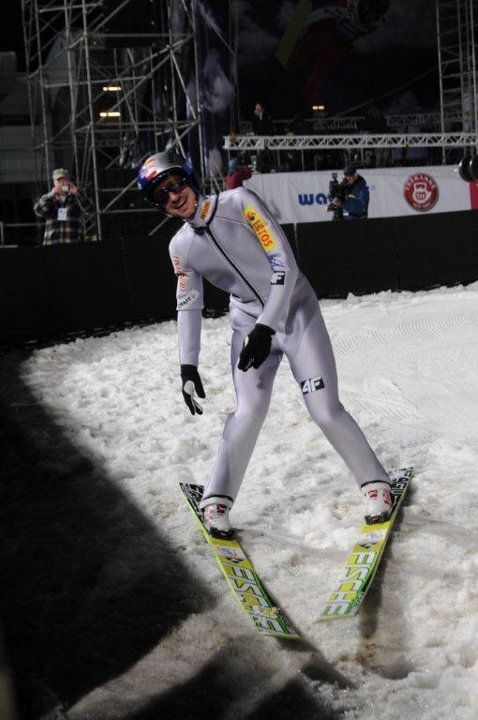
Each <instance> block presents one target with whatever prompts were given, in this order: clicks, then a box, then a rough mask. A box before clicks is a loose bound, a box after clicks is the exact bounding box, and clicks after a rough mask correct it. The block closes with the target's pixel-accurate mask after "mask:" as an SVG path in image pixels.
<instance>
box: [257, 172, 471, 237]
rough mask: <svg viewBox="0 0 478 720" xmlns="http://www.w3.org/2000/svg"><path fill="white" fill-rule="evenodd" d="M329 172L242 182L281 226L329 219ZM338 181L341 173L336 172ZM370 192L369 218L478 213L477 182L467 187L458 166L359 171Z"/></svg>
mask: <svg viewBox="0 0 478 720" xmlns="http://www.w3.org/2000/svg"><path fill="white" fill-rule="evenodd" d="M332 172H333V171H332V170H331V171H325V170H321V171H317V172H314V171H313V172H292V173H269V174H256V175H253V176H252V177H251V178H250V179H249V180H246V181H245V182H244V187H247V188H250V189H251V190H254V191H255V192H256V193H257V194H258V195H259V196H260V197H261V198H262V199H263V200H264V201H265V202H266V203H267V204H268V205H269V207H270V208H271V209H272V210H273V211H274V213H275V215H276V217H277V219H278V220H279V222H280V223H304V222H320V221H329V222H330V221H331V220H332V213H329V212H327V206H328V204H329V200H328V197H327V195H328V192H329V182H330V180H331V179H332ZM336 172H337V173H338V179H339V181H341V180H342V178H343V173H342V170H337V171H336ZM358 173H359V175H362V177H364V178H365V180H366V181H367V184H368V186H369V191H370V204H369V213H368V215H369V217H370V218H379V217H397V216H400V215H423V214H429V213H444V212H456V211H459V210H470V209H478V183H477V182H474V183H466V182H464V181H463V180H462V179H461V177H460V175H459V174H458V168H457V167H456V166H455V165H438V166H433V167H428V166H427V167H400V168H398V167H397V168H370V169H364V170H361V169H360V168H359V169H358Z"/></svg>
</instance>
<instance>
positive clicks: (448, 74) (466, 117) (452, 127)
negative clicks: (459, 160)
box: [435, 0, 478, 163]
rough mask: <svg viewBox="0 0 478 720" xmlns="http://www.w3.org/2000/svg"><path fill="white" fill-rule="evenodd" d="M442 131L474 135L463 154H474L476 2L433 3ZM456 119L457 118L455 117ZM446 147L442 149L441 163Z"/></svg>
mask: <svg viewBox="0 0 478 720" xmlns="http://www.w3.org/2000/svg"><path fill="white" fill-rule="evenodd" d="M435 4H436V23H437V46H438V66H439V67H438V69H439V83H440V122H441V130H442V132H449V131H457V130H461V131H464V132H467V133H473V134H474V135H475V138H474V140H472V141H471V142H470V143H469V146H468V147H467V148H466V147H464V150H465V151H467V150H468V151H470V152H471V154H473V155H474V154H475V153H476V146H477V143H476V134H477V132H478V103H477V77H476V73H477V67H476V62H477V40H478V35H477V32H478V29H477V23H478V0H435ZM457 116H458V117H457ZM449 157H450V155H449V146H445V145H444V146H443V148H442V158H443V162H444V163H445V162H446V161H447V159H448V158H449Z"/></svg>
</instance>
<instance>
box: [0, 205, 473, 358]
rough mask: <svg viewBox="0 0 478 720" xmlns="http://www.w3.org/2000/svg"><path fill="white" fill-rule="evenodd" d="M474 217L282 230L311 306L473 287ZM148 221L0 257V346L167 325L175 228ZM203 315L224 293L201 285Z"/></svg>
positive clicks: (218, 308) (220, 306) (220, 305)
mask: <svg viewBox="0 0 478 720" xmlns="http://www.w3.org/2000/svg"><path fill="white" fill-rule="evenodd" d="M477 221H478V212H477V211H472V210H468V211H464V212H459V213H441V214H435V215H428V216H419V217H416V216H413V217H399V218H378V219H374V220H371V219H370V220H357V221H352V222H346V221H344V222H320V223H313V224H311V223H305V224H300V225H297V226H295V227H294V226H292V225H288V226H284V230H285V232H286V234H287V236H288V238H289V240H290V242H291V244H292V247H293V249H294V254H295V255H296V257H297V259H298V262H299V265H300V267H301V268H302V270H303V271H304V272H305V274H306V275H307V276H308V278H309V280H310V282H311V283H312V286H313V287H314V289H315V291H316V293H317V295H318V296H319V297H346V296H347V295H348V294H349V293H353V294H356V295H361V294H365V293H372V292H378V291H380V290H419V289H426V288H430V287H435V286H437V285H448V286H451V285H456V284H458V283H463V284H466V283H470V282H473V281H475V280H477V279H478V243H477V242H476V239H475V237H476V229H477ZM156 222H157V216H156V215H155V216H154V218H153V216H151V215H148V216H147V217H146V218H143V220H142V221H139V222H137V221H135V223H134V224H132V225H131V226H129V227H128V225H127V224H126V223H122V224H121V225H120V226H119V227H116V228H113V227H111V228H109V231H110V234H109V235H108V237H109V239H107V240H105V241H103V242H101V243H82V244H80V245H57V246H50V247H31V248H4V249H1V250H0V298H1V302H2V314H1V321H0V329H1V340H0V343H1V345H2V346H6V345H12V344H20V343H24V342H27V341H30V340H32V341H51V340H57V339H58V340H61V339H62V338H64V337H65V335H66V336H68V335H70V334H73V335H74V334H75V333H80V332H82V333H87V334H88V333H90V334H91V333H94V332H98V331H101V330H103V331H105V330H107V329H108V328H109V329H113V328H114V327H121V326H124V325H125V324H127V323H139V322H153V321H159V320H165V319H173V318H175V317H176V310H175V288H176V278H175V276H174V273H173V270H172V267H171V262H170V259H169V254H168V244H169V240H170V238H171V236H172V235H173V234H174V232H175V231H176V229H177V224H175V223H174V222H168V223H165V225H164V227H162V228H160V229H159V230H158V231H157V232H156V233H154V234H153V235H152V236H150V235H149V232H150V231H151V229H152V228H153V227H154V225H155V223H156ZM205 298H206V309H207V311H208V312H209V314H214V313H215V312H222V311H223V310H224V309H225V308H226V307H227V304H228V298H227V296H226V294H225V293H223V292H222V291H220V290H217V289H215V288H213V287H212V286H210V285H208V284H206V289H205Z"/></svg>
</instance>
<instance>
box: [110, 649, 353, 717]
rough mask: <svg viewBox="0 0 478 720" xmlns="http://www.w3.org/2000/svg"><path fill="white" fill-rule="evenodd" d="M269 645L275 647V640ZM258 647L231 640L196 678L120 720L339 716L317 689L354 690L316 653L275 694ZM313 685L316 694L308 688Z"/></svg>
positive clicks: (269, 671)
mask: <svg viewBox="0 0 478 720" xmlns="http://www.w3.org/2000/svg"><path fill="white" fill-rule="evenodd" d="M257 642H259V643H261V642H268V640H265V639H260V640H258V641H257ZM270 642H271V643H272V642H273V643H274V644H275V643H276V642H277V640H275V641H272V640H271V641H270ZM291 642H292V643H293V644H292V645H290V644H289V647H291V648H292V647H293V648H297V644H296V642H295V641H289V643H291ZM257 647H258V646H257V643H256V641H255V640H254V641H252V643H251V640H250V637H249V636H243V637H237V638H235V639H234V640H233V641H232V642H230V643H229V644H228V645H227V646H224V647H222V648H221V649H220V650H219V651H218V652H217V653H216V655H215V657H214V658H213V659H212V660H211V661H209V662H208V663H207V664H206V665H205V666H204V667H203V668H202V669H201V671H200V672H199V673H198V674H197V675H195V676H194V677H192V678H191V679H189V680H187V681H186V682H185V683H183V684H182V685H179V686H175V687H174V688H173V689H172V690H171V691H169V692H167V693H163V694H162V695H161V697H160V698H156V699H155V700H154V701H152V702H151V703H149V704H148V705H147V706H146V707H143V708H142V709H141V710H139V711H138V712H136V713H132V714H130V715H128V716H127V719H126V718H123V719H122V720H157V718H161V720H198V719H199V718H201V719H202V718H207V719H208V720H223V718H225V717H234V716H235V715H236V714H238V715H240V717H242V718H244V720H291V719H292V718H293V720H318V718H320V720H338V719H339V718H340V717H342V712H337V713H335V712H334V711H332V710H330V708H329V707H327V702H326V701H325V700H322V698H321V697H320V690H317V687H320V683H321V682H323V683H328V684H334V685H335V686H337V687H339V688H346V687H353V686H352V685H351V683H349V682H348V681H347V680H346V678H344V676H343V675H341V674H340V673H338V672H337V671H335V670H334V669H333V668H332V667H331V666H330V665H329V664H328V663H327V662H326V661H325V660H324V658H323V657H322V656H321V654H320V653H318V652H316V653H315V656H314V657H313V658H312V659H311V660H309V661H308V662H307V663H306V664H305V666H304V667H303V668H302V669H301V670H300V671H299V672H297V673H295V674H294V676H293V677H292V679H290V680H288V681H287V682H285V684H284V685H282V686H281V687H280V688H279V689H277V684H278V683H277V681H275V680H274V670H273V669H271V668H270V667H268V663H264V661H263V659H262V658H261V655H260V654H259V656H258V657H256V655H257V653H256V652H255V650H256V649H257ZM311 681H312V682H311ZM314 681H315V683H316V685H315V688H316V689H315V690H314V689H312V685H313V682H314ZM268 687H269V688H270V689H269V690H268ZM264 697H265V699H263V698H264ZM254 698H257V703H255V702H254ZM251 699H252V701H251ZM251 705H252V706H253V707H252V708H251V709H250V710H249V711H248V710H247V708H248V707H251ZM239 711H240V712H239Z"/></svg>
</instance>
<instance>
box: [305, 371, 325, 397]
mask: <svg viewBox="0 0 478 720" xmlns="http://www.w3.org/2000/svg"><path fill="white" fill-rule="evenodd" d="M300 387H301V389H302V395H307V393H311V392H315V391H316V390H321V389H322V388H323V387H325V385H324V381H323V380H322V378H321V377H320V375H316V376H315V377H312V378H309V379H308V380H302V382H301V383H300Z"/></svg>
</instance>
